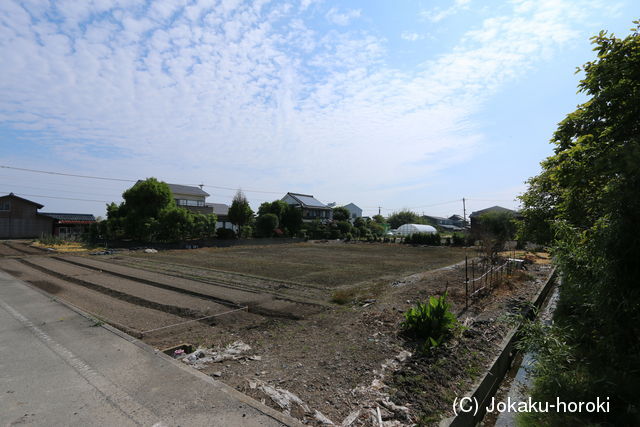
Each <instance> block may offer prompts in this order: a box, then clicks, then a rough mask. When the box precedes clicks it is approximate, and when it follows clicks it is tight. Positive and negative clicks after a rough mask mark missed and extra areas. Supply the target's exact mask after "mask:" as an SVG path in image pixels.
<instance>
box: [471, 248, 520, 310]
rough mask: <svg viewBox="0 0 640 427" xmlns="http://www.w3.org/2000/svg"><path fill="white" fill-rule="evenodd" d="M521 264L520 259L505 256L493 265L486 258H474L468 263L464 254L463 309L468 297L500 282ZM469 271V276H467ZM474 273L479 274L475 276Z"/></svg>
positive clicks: (474, 295) (472, 296)
mask: <svg viewBox="0 0 640 427" xmlns="http://www.w3.org/2000/svg"><path fill="white" fill-rule="evenodd" d="M520 265H521V261H520V260H517V259H515V254H514V256H513V257H512V258H507V260H506V261H504V262H503V263H502V264H499V265H493V263H492V262H491V261H490V260H488V259H486V258H474V259H472V260H471V262H470V263H469V260H468V259H467V257H466V256H465V283H464V285H465V309H467V308H469V299H470V298H474V297H476V296H477V295H478V294H479V293H480V292H481V291H483V290H485V289H491V288H493V286H494V285H495V284H496V283H501V282H502V281H503V280H504V279H505V278H506V277H508V276H511V274H512V273H513V271H514V270H515V269H517V268H518V267H519V266H520ZM469 272H471V277H469V276H470V275H469ZM476 274H480V275H479V276H478V277H476Z"/></svg>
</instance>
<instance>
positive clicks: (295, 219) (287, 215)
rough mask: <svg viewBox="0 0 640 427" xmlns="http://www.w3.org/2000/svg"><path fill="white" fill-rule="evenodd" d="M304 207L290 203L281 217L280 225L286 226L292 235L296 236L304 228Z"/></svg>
mask: <svg viewBox="0 0 640 427" xmlns="http://www.w3.org/2000/svg"><path fill="white" fill-rule="evenodd" d="M302 224H303V221H302V209H300V208H299V207H298V206H295V205H288V206H287V210H286V211H284V213H283V214H282V218H280V226H281V227H284V228H285V230H286V231H287V233H288V234H289V235H290V236H295V235H296V234H298V232H300V230H301V229H302Z"/></svg>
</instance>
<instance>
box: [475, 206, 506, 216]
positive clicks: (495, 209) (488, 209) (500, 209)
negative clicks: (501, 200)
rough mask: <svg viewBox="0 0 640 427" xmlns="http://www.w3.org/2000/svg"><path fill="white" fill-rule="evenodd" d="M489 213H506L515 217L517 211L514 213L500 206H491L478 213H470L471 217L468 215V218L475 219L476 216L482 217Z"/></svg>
mask: <svg viewBox="0 0 640 427" xmlns="http://www.w3.org/2000/svg"><path fill="white" fill-rule="evenodd" d="M489 212H508V213H510V214H513V215H517V214H518V212H517V211H514V210H512V209H507V208H503V207H502V206H491V207H490V208H486V209H481V210H479V211H475V212H472V213H471V215H469V218H471V217H476V216H479V215H482V214H484V213H489Z"/></svg>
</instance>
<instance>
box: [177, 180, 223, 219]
mask: <svg viewBox="0 0 640 427" xmlns="http://www.w3.org/2000/svg"><path fill="white" fill-rule="evenodd" d="M167 185H168V186H169V188H170V189H171V193H172V194H173V198H174V199H175V201H176V204H177V205H178V206H181V207H183V208H186V209H188V210H190V211H191V212H193V213H199V214H210V213H213V208H212V207H211V206H207V203H206V199H207V197H209V193H207V192H206V191H204V190H203V189H202V186H199V187H193V186H190V185H180V184H167Z"/></svg>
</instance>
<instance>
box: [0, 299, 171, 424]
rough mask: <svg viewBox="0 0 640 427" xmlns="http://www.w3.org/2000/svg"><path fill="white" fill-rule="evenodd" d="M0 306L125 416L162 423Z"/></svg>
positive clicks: (13, 311) (19, 316) (18, 315)
mask: <svg viewBox="0 0 640 427" xmlns="http://www.w3.org/2000/svg"><path fill="white" fill-rule="evenodd" d="M0 307H2V308H3V309H4V310H5V311H6V312H7V313H9V314H11V315H12V316H13V317H14V318H15V319H16V320H18V321H19V322H20V323H22V324H23V325H24V326H26V327H27V328H29V330H30V331H31V332H32V333H33V334H34V335H35V336H36V337H37V338H38V339H39V340H40V341H42V342H43V343H44V344H45V345H46V346H47V347H49V348H50V349H51V351H53V352H54V353H56V354H57V355H58V356H60V358H62V360H64V361H65V362H66V363H67V364H68V365H69V366H71V367H72V368H73V369H74V370H75V371H76V372H77V373H78V374H79V375H80V376H81V377H82V378H84V379H85V380H86V381H87V382H88V383H89V384H90V385H91V386H92V387H94V388H95V389H96V390H97V391H98V392H99V393H100V394H102V395H103V396H104V397H105V399H106V400H107V401H108V402H109V403H110V404H111V405H112V406H113V407H114V408H116V409H118V410H119V411H120V412H122V413H123V414H124V415H125V416H126V417H128V418H129V419H130V420H131V421H133V422H134V423H136V424H138V425H153V426H154V427H160V426H162V425H163V424H162V423H161V422H158V421H157V419H158V417H157V416H156V415H155V414H153V413H152V412H151V411H149V410H148V409H147V408H145V407H144V406H142V405H140V404H139V403H138V402H136V401H135V400H134V399H133V398H132V397H131V396H129V395H128V394H127V393H126V392H124V391H122V390H121V389H120V388H118V387H117V386H116V385H114V384H113V383H112V382H111V381H109V380H108V379H107V378H105V377H104V376H102V375H101V374H99V373H98V372H96V371H95V370H94V369H93V368H91V367H90V366H89V365H87V364H86V363H85V362H84V361H83V360H82V359H80V358H79V357H78V356H76V355H75V354H73V353H72V352H71V351H70V350H69V349H67V348H66V347H64V346H63V345H62V344H60V343H58V342H57V341H55V340H54V339H53V338H51V337H50V336H49V335H48V334H47V333H46V332H44V331H43V330H42V329H40V328H38V327H37V326H36V325H34V324H33V322H31V320H29V319H28V318H26V317H25V316H24V315H22V314H21V313H20V312H18V311H17V310H16V309H15V308H13V307H11V306H10V305H9V304H7V303H6V302H4V301H2V300H0Z"/></svg>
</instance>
